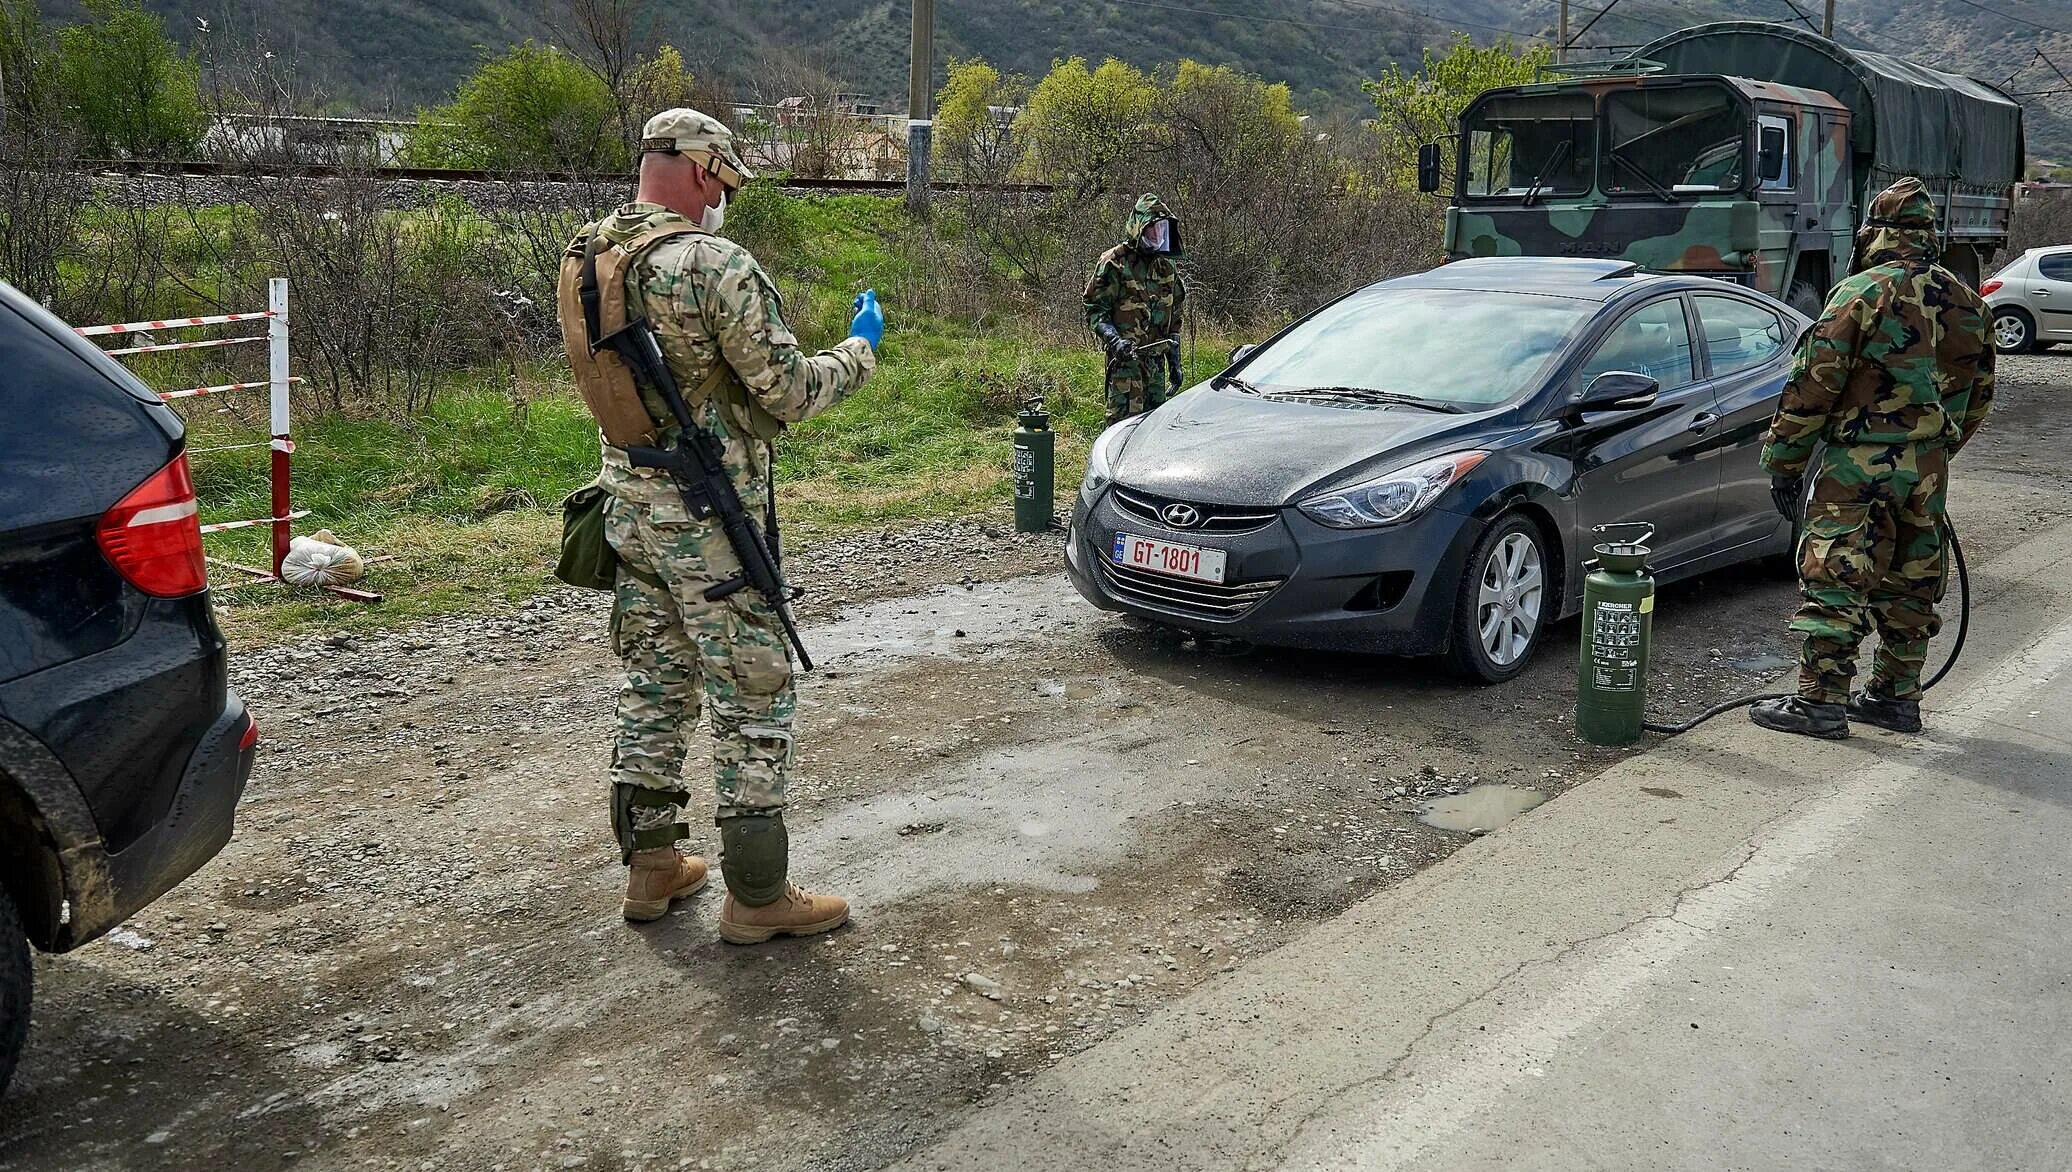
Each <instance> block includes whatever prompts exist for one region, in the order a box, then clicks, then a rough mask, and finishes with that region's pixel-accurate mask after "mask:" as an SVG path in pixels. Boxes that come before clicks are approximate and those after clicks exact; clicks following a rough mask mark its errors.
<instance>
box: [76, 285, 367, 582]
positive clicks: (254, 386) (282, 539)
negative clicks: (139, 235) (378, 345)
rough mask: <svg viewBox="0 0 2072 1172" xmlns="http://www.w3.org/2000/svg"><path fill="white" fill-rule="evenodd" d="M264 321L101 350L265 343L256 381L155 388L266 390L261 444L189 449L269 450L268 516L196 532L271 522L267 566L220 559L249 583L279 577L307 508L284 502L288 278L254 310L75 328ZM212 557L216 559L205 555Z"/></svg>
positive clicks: (122, 329) (182, 393)
mask: <svg viewBox="0 0 2072 1172" xmlns="http://www.w3.org/2000/svg"><path fill="white" fill-rule="evenodd" d="M248 321H263V322H265V323H266V333H265V334H264V335H263V336H262V335H253V336H250V337H240V338H209V339H202V340H198V341H191V342H160V343H152V344H147V345H142V346H128V347H124V348H122V349H119V350H106V351H103V353H105V354H108V355H110V356H111V357H119V356H126V355H131V354H158V353H163V352H165V351H168V350H207V349H213V348H215V347H218V346H241V345H246V344H249V343H255V342H264V343H266V351H267V353H266V358H267V362H266V369H267V373H266V378H265V379H263V380H259V381H256V382H238V383H223V384H222V385H220V386H213V387H189V388H187V389H185V390H179V391H163V392H160V394H159V398H161V399H166V400H173V399H191V398H195V397H197V396H201V395H222V394H229V393H231V392H233V391H256V390H258V389H260V388H261V387H264V388H266V390H267V391H268V392H269V398H270V402H269V407H270V415H271V417H272V427H271V433H272V435H271V438H270V439H269V440H268V441H267V442H266V443H264V444H226V445H224V446H223V447H220V448H200V449H195V450H194V451H193V452H190V453H189V454H190V455H192V454H196V453H199V452H203V451H230V450H233V449H237V448H250V447H267V448H271V449H273V451H272V458H271V460H270V463H269V467H268V470H267V479H268V482H269V486H270V488H271V490H272V491H271V497H272V499H271V501H270V502H269V506H268V512H269V515H268V516H264V517H254V518H252V519H251V520H247V521H219V522H217V523H215V524H213V525H203V526H202V527H201V531H202V532H203V533H204V534H207V533H222V532H225V531H228V530H231V529H256V528H259V527H260V526H270V527H272V530H273V564H272V567H271V569H270V570H265V569H259V568H257V567H253V566H241V565H238V564H237V563H235V562H219V563H218V564H221V565H226V566H229V567H231V568H232V569H235V570H239V571H241V572H243V573H245V574H248V575H250V576H251V581H253V582H271V581H279V580H280V575H281V561H282V560H283V559H284V558H286V557H287V556H288V541H289V539H290V538H291V537H292V536H293V525H294V523H295V522H296V521H299V520H301V519H302V518H304V517H307V516H309V510H307V509H296V508H294V507H292V506H291V505H290V504H289V491H288V490H289V477H288V473H289V465H288V457H289V456H291V455H293V454H294V452H295V441H294V439H293V438H292V436H291V434H290V428H289V419H288V406H289V403H288V388H290V387H292V386H294V385H295V384H296V383H299V382H301V381H302V379H301V378H299V377H296V376H294V375H291V374H289V373H288V282H287V281H286V280H285V279H283V278H280V277H275V278H273V279H272V280H270V281H268V282H267V283H266V309H265V310H264V311H262V312H258V313H218V314H210V315H208V316H205V317H177V318H170V319H168V320H166V321H133V322H122V323H119V324H116V325H105V326H81V327H79V328H78V330H77V333H78V334H79V336H80V337H82V338H104V337H112V336H118V335H123V334H138V333H145V332H148V331H151V330H184V329H190V328H194V327H200V326H223V325H232V324H235V323H237V322H248ZM210 560H212V561H215V560H216V559H213V558H212V559H210ZM333 593H335V594H341V595H344V596H345V597H347V598H353V599H357V600H359V601H362V602H378V601H380V599H381V596H380V595H378V594H369V593H367V592H365V591H360V590H346V589H343V588H340V589H337V590H334V591H333Z"/></svg>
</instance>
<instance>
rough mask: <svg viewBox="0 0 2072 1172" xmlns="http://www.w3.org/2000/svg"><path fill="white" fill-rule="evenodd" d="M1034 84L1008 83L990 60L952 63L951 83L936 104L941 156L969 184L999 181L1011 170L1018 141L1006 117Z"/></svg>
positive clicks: (937, 144) (1014, 80)
mask: <svg viewBox="0 0 2072 1172" xmlns="http://www.w3.org/2000/svg"><path fill="white" fill-rule="evenodd" d="M1027 91H1028V83H1027V82H1026V81H1024V80H1021V79H1018V78H1003V77H1002V76H1001V75H1000V71H999V70H998V69H995V68H993V67H992V66H991V65H989V64H987V63H986V61H985V59H984V58H980V57H973V58H970V59H968V60H964V61H959V60H957V59H956V58H951V59H950V67H949V77H948V79H947V80H946V81H945V82H944V83H943V87H942V92H941V93H940V94H939V95H937V97H936V101H935V152H936V154H937V156H938V157H939V158H940V159H941V160H942V162H943V163H944V164H945V165H946V166H947V168H948V169H949V170H951V171H953V172H955V173H957V174H959V175H961V176H963V177H964V178H966V179H969V180H972V181H985V180H989V179H996V178H998V177H999V176H1000V174H1001V173H1002V172H1004V171H1005V170H1006V169H1007V168H1008V167H1010V166H1011V165H1012V164H1013V162H1014V160H1013V158H1012V155H1011V151H1012V149H1013V145H1012V141H1013V136H1012V134H1011V133H1010V125H1011V124H1010V123H1009V122H1006V121H1003V120H1002V118H1001V114H1000V112H1001V111H1005V110H1011V109H1013V108H1015V107H1016V106H1018V105H1019V104H1020V103H1021V100H1022V95H1023V94H1025V93H1026V92H1027Z"/></svg>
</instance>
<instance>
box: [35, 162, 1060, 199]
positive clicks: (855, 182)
mask: <svg viewBox="0 0 2072 1172" xmlns="http://www.w3.org/2000/svg"><path fill="white" fill-rule="evenodd" d="M75 166H76V169H77V170H79V171H82V172H85V173H87V174H91V175H127V176H137V177H144V176H153V175H160V176H168V177H172V176H180V177H187V178H197V179H245V178H262V179H347V178H374V179H383V180H389V181H393V182H399V183H557V184H571V185H576V184H580V185H593V184H594V185H613V186H617V185H622V184H627V183H631V182H632V181H633V177H632V176H631V175H630V174H628V175H617V174H586V173H581V172H573V171H543V172H520V171H478V170H467V169H461V168H452V167H375V168H371V169H369V168H361V167H341V166H336V165H332V164H327V163H218V162H208V161H201V160H169V159H97V160H90V161H83V162H80V163H78V164H76V165H75ZM775 182H776V183H777V185H778V186H779V187H783V188H788V189H797V190H802V191H827V192H855V193H859V194H875V195H897V194H901V193H903V192H905V191H906V183H905V181H904V180H897V179H804V178H790V177H788V178H784V179H780V180H776V181H775ZM929 189H930V190H932V191H943V192H959V191H1004V192H1027V193H1031V194H1044V193H1047V192H1049V191H1050V190H1051V186H1050V185H1049V184H1047V183H1007V184H993V183H931V184H929Z"/></svg>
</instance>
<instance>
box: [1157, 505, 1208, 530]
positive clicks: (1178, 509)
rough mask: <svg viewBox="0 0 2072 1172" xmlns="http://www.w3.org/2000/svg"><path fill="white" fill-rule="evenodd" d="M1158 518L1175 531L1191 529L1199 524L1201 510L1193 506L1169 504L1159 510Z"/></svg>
mask: <svg viewBox="0 0 2072 1172" xmlns="http://www.w3.org/2000/svg"><path fill="white" fill-rule="evenodd" d="M1158 516H1159V518H1160V519H1161V520H1163V521H1164V522H1165V523H1166V524H1168V525H1171V526H1172V527H1173V528H1175V529H1192V528H1194V527H1195V526H1196V525H1199V524H1201V510H1199V509H1197V508H1195V507H1194V506H1193V505H1182V504H1170V505H1167V506H1166V507H1165V508H1163V509H1160V510H1159V511H1158Z"/></svg>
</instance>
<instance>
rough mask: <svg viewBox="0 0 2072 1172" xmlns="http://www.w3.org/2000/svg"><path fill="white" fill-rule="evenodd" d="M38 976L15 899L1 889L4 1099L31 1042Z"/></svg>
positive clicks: (0, 1072) (0, 1080)
mask: <svg viewBox="0 0 2072 1172" xmlns="http://www.w3.org/2000/svg"><path fill="white" fill-rule="evenodd" d="M34 983H35V973H34V970H32V969H31V968H30V967H29V937H28V935H27V934H26V933H24V932H23V931H22V917H21V914H20V913H19V912H18V911H16V910H15V906H14V896H13V895H11V894H9V892H8V891H7V889H6V888H4V887H0V1095H5V1094H6V1093H7V1083H8V1080H9V1079H11V1078H13V1077H14V1064H15V1062H16V1061H17V1060H19V1059H20V1058H21V1056H22V1046H23V1045H25V1044H26V1043H27V1042H28V1040H29V1001H30V994H31V993H32V991H33V988H34Z"/></svg>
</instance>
